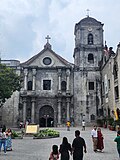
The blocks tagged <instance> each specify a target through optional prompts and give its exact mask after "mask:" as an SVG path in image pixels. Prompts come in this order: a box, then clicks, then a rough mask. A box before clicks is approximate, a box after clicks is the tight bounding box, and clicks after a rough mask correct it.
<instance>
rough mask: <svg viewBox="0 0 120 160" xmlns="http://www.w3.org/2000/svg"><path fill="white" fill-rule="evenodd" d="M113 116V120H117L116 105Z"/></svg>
mask: <svg viewBox="0 0 120 160" xmlns="http://www.w3.org/2000/svg"><path fill="white" fill-rule="evenodd" d="M114 116H115V120H118V114H117V109H116V107H114Z"/></svg>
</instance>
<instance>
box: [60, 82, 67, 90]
mask: <svg viewBox="0 0 120 160" xmlns="http://www.w3.org/2000/svg"><path fill="white" fill-rule="evenodd" d="M61 90H62V91H66V82H65V81H62V82H61Z"/></svg>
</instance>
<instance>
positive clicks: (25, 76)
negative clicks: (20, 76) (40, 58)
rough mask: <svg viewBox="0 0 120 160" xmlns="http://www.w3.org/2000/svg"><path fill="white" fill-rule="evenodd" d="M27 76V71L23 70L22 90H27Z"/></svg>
mask: <svg viewBox="0 0 120 160" xmlns="http://www.w3.org/2000/svg"><path fill="white" fill-rule="evenodd" d="M27 75H28V69H27V68H25V69H24V90H27Z"/></svg>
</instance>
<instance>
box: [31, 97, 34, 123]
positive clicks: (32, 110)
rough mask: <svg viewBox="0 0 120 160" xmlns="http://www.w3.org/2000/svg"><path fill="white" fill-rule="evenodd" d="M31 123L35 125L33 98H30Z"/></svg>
mask: <svg viewBox="0 0 120 160" xmlns="http://www.w3.org/2000/svg"><path fill="white" fill-rule="evenodd" d="M31 102H32V109H31V122H32V123H35V98H34V97H33V98H32V101H31Z"/></svg>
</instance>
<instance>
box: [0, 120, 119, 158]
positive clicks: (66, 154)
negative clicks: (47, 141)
mask: <svg viewBox="0 0 120 160" xmlns="http://www.w3.org/2000/svg"><path fill="white" fill-rule="evenodd" d="M68 126H69V125H68ZM69 130H70V129H69ZM82 130H85V123H84V124H83V126H82ZM91 137H92V142H93V151H94V152H103V149H104V142H103V140H104V137H103V134H102V132H101V128H97V126H96V125H95V126H94V127H93V129H92V131H91ZM114 141H115V142H116V143H117V151H118V155H119V158H120V130H118V132H117V135H116V138H115V139H114ZM2 146H3V149H4V153H5V154H6V151H12V130H11V129H10V128H8V129H6V126H5V125H4V126H3V127H2V128H0V153H1V148H2ZM84 152H85V153H86V152H87V149H86V143H85V140H84V139H83V138H82V137H81V136H80V131H79V130H76V131H75V138H74V140H73V142H72V144H70V143H69V142H68V139H67V137H63V139H62V143H61V144H60V146H59V147H58V145H53V146H52V151H51V153H50V156H49V160H58V159H60V160H70V155H71V156H73V160H83V155H84V154H83V153H84Z"/></svg>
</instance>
